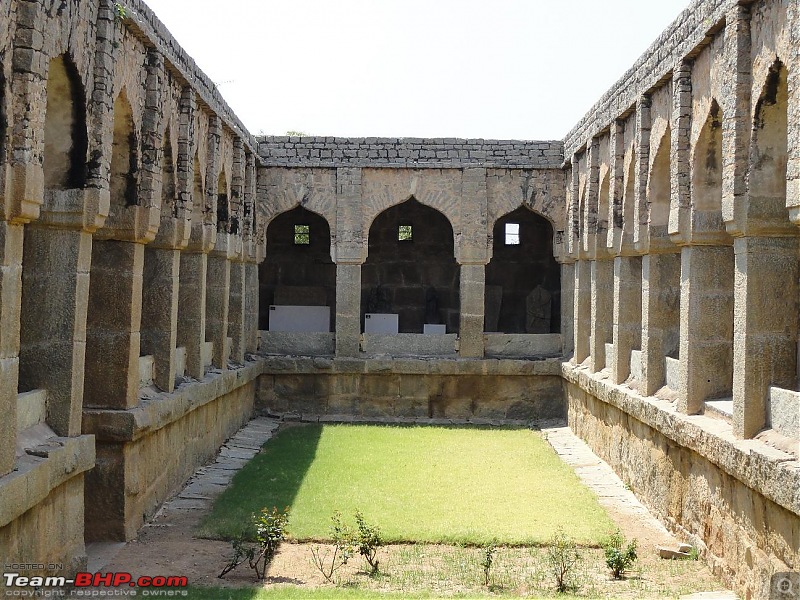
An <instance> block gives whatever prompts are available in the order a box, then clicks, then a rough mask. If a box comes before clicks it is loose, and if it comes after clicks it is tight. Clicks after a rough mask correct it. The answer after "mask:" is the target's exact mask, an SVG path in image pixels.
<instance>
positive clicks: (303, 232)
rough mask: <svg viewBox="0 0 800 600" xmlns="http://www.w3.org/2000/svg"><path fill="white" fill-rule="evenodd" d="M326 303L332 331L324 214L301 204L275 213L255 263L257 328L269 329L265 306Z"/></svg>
mask: <svg viewBox="0 0 800 600" xmlns="http://www.w3.org/2000/svg"><path fill="white" fill-rule="evenodd" d="M271 305H278V306H286V305H289V306H329V307H330V325H331V327H330V329H331V331H334V330H335V317H336V265H335V264H334V263H333V261H332V260H331V231H330V226H329V225H328V222H327V221H326V220H325V218H324V217H322V216H320V215H318V214H317V213H315V212H312V211H310V210H308V209H306V208H304V207H302V206H298V207H296V208H293V209H292V210H289V211H286V212H284V213H281V214H279V215H278V216H276V217H275V218H274V219H273V220H272V221H271V222H270V224H269V226H268V228H267V251H266V258H265V259H264V262H262V263H261V265H260V266H259V311H258V312H259V329H261V330H267V329H269V307H270V306H271Z"/></svg>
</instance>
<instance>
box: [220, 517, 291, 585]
mask: <svg viewBox="0 0 800 600" xmlns="http://www.w3.org/2000/svg"><path fill="white" fill-rule="evenodd" d="M288 523H289V507H288V506H287V507H286V508H284V509H283V511H281V510H279V509H278V508H277V507H272V510H269V509H267V508H262V509H261V512H259V513H258V514H256V515H253V524H254V525H255V528H256V542H257V544H256V545H253V544H247V543H246V542H245V540H244V535H240V536H239V537H237V538H236V539H234V540H233V541H232V542H231V546H232V547H233V555H232V556H231V558H230V560H229V561H228V563H227V564H226V565H225V567H224V568H223V569H222V572H221V573H220V574H219V575H218V576H217V577H219V578H222V577H224V576H225V575H227V574H228V573H230V572H231V571H233V570H234V569H235V568H236V567H238V566H239V565H241V564H242V563H243V562H244V561H245V560H247V563H248V564H249V565H250V568H251V569H253V570H254V571H255V572H256V577H257V578H258V580H259V581H263V580H264V577H265V575H266V573H267V565H269V563H271V562H272V559H273V558H274V557H275V554H276V553H277V551H278V546H279V545H280V543H281V542H282V541H283V540H284V539H285V538H286V525H287V524H288Z"/></svg>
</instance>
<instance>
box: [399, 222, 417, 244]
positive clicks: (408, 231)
mask: <svg viewBox="0 0 800 600" xmlns="http://www.w3.org/2000/svg"><path fill="white" fill-rule="evenodd" d="M413 239H414V232H413V229H412V227H411V225H400V226H399V227H398V228H397V240H398V241H400V242H410V241H412V240H413Z"/></svg>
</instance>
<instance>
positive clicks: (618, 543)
mask: <svg viewBox="0 0 800 600" xmlns="http://www.w3.org/2000/svg"><path fill="white" fill-rule="evenodd" d="M600 545H601V546H602V547H603V550H604V551H605V555H606V566H608V568H609V569H611V574H612V575H613V576H614V579H622V578H623V575H624V574H625V571H627V570H628V569H630V568H631V566H633V563H635V562H636V558H637V557H636V540H631V541H630V542H629V543H628V544H627V546H626V545H625V536H623V535H622V533H621V532H620V530H619V529H617V530H616V531H615V532H614V533H612V534H611V535H609V536H608V537H607V538H606V539H605V540H603V541H602V542H601V544H600Z"/></svg>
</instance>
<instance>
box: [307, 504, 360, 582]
mask: <svg viewBox="0 0 800 600" xmlns="http://www.w3.org/2000/svg"><path fill="white" fill-rule="evenodd" d="M331 521H332V524H331V540H332V541H333V550H332V551H329V552H324V551H323V549H322V546H311V560H312V563H313V564H314V566H315V567H316V568H317V570H318V571H319V572H320V573H322V576H323V577H324V578H325V581H327V582H328V583H333V575H334V574H335V573H336V571H338V570H339V569H340V568H341V567H343V566H344V565H346V564H347V561H349V560H350V558H351V557H352V556H353V532H352V531H350V529H349V528H348V527H347V526H346V525H345V524H344V523H343V522H342V515H341V513H340V512H339V511H336V512H335V513H333V516H332V517H331Z"/></svg>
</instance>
